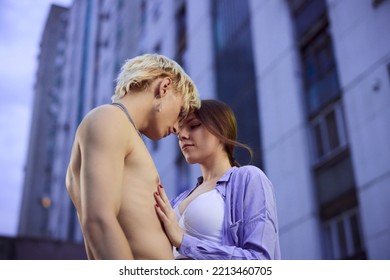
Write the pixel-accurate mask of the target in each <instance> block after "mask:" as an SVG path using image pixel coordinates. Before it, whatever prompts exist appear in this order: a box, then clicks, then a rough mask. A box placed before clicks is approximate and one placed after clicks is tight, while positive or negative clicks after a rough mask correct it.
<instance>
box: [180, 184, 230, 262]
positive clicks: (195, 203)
mask: <svg viewBox="0 0 390 280" xmlns="http://www.w3.org/2000/svg"><path fill="white" fill-rule="evenodd" d="M224 209H225V202H224V200H223V198H222V196H221V194H220V193H219V192H218V191H217V190H216V189H213V190H211V191H208V192H205V193H202V194H200V195H199V196H197V197H196V198H194V199H193V200H192V201H191V202H190V204H188V205H187V207H186V209H184V211H183V213H182V214H180V211H179V206H176V207H175V208H174V210H175V213H176V218H177V219H178V221H179V226H180V227H181V228H182V229H183V230H184V231H185V233H186V234H188V235H191V236H193V237H196V238H198V239H201V240H209V241H212V242H215V243H217V244H221V242H222V228H223V218H224V212H225V210H224ZM173 253H174V255H175V257H176V259H178V258H181V257H184V256H182V255H180V254H179V252H177V250H176V248H174V250H173Z"/></svg>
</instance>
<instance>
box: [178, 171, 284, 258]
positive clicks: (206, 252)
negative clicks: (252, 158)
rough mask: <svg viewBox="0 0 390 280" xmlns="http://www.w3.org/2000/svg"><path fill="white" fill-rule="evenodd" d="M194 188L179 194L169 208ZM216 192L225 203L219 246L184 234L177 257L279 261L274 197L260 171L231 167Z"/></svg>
mask: <svg viewBox="0 0 390 280" xmlns="http://www.w3.org/2000/svg"><path fill="white" fill-rule="evenodd" d="M200 179H201V181H200V182H198V184H197V185H196V187H197V186H198V185H199V184H200V183H201V182H202V180H203V178H202V177H200ZM196 187H195V188H196ZM195 188H193V189H192V190H188V191H185V192H183V193H181V194H180V195H179V196H178V197H177V198H175V199H174V200H173V201H172V202H171V204H172V207H173V208H174V207H176V206H177V205H179V204H180V203H181V202H182V201H183V200H184V199H185V198H186V197H187V196H188V195H189V194H190V193H191V192H192V191H193V190H194V189H195ZM216 189H217V190H218V192H219V193H220V194H221V196H222V198H223V199H224V201H225V215H224V224H223V232H222V244H216V243H214V242H211V241H208V240H200V239H197V238H196V237H193V236H190V235H188V234H186V233H185V234H184V237H183V241H182V243H181V245H180V248H179V249H178V251H179V252H180V254H182V255H185V256H187V257H189V258H192V259H195V260H212V259H214V260H253V259H254V260H262V259H265V260H270V259H280V258H281V257H280V247H279V232H278V219H277V213H276V204H275V195H274V190H273V186H272V183H271V182H270V181H269V179H268V178H267V176H266V175H265V174H264V173H263V171H261V170H260V169H259V168H257V167H255V166H251V165H248V166H242V167H239V168H238V167H232V168H230V169H229V170H228V171H226V173H225V174H224V175H223V176H222V177H221V178H220V179H219V180H218V182H217V185H216Z"/></svg>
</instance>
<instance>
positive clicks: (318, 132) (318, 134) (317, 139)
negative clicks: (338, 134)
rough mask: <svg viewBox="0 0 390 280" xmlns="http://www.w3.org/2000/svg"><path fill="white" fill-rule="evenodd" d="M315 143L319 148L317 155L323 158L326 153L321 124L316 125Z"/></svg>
mask: <svg viewBox="0 0 390 280" xmlns="http://www.w3.org/2000/svg"><path fill="white" fill-rule="evenodd" d="M314 134H315V144H316V148H317V157H318V158H321V157H322V156H323V155H324V148H323V147H324V144H323V141H322V133H321V125H320V124H317V125H316V126H314Z"/></svg>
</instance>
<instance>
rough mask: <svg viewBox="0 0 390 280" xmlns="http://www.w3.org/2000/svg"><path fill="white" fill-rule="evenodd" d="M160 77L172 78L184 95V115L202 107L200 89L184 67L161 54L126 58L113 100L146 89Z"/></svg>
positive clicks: (174, 87)
mask: <svg viewBox="0 0 390 280" xmlns="http://www.w3.org/2000/svg"><path fill="white" fill-rule="evenodd" d="M160 77H169V78H171V79H172V86H173V89H174V91H175V92H177V93H179V94H182V95H183V100H184V105H183V111H182V116H181V117H183V118H185V117H186V116H187V115H188V113H189V112H191V111H194V110H196V109H199V108H200V104H201V103H200V99H199V94H198V90H197V88H196V86H195V84H194V82H193V81H192V79H191V78H190V77H189V76H188V75H187V73H186V72H185V71H184V70H183V68H182V67H181V66H180V65H179V64H178V63H177V62H175V61H174V60H172V59H170V58H168V57H166V56H163V55H160V54H143V55H140V56H136V57H134V58H131V59H128V60H126V62H125V64H124V65H123V66H122V68H121V72H120V73H119V75H118V77H117V79H116V82H117V85H116V88H115V94H114V95H113V96H112V97H111V100H112V101H113V102H116V101H118V100H119V99H120V98H122V97H123V96H124V95H125V94H126V93H129V92H131V91H139V90H144V89H146V88H147V87H148V86H149V84H150V83H151V82H153V81H154V80H155V79H157V78H160Z"/></svg>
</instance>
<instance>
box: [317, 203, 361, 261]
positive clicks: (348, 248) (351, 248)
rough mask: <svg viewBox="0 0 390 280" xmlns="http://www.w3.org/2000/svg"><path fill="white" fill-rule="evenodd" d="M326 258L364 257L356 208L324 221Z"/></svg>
mask: <svg viewBox="0 0 390 280" xmlns="http://www.w3.org/2000/svg"><path fill="white" fill-rule="evenodd" d="M324 226H325V243H326V254H327V256H326V257H327V258H328V259H365V258H366V256H365V253H364V245H363V242H362V238H361V236H362V234H361V227H360V224H359V215H358V210H357V208H353V209H350V210H347V211H345V212H344V213H341V214H340V215H338V216H336V217H334V218H332V219H329V220H328V221H326V222H325V223H324Z"/></svg>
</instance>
